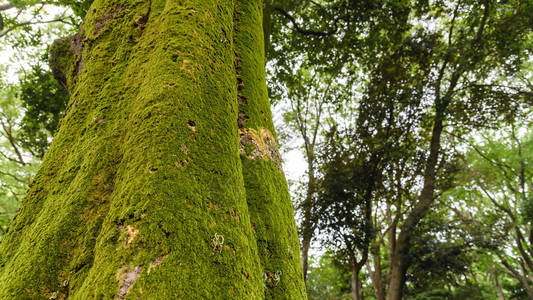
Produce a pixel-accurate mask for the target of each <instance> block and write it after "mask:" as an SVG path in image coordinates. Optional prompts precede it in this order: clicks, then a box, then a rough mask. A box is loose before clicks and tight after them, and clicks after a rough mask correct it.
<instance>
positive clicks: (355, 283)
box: [351, 264, 361, 300]
mask: <svg viewBox="0 0 533 300" xmlns="http://www.w3.org/2000/svg"><path fill="white" fill-rule="evenodd" d="M360 272H361V266H360V265H359V264H356V265H355V266H353V267H352V282H351V285H352V299H353V300H360V299H361V289H360V287H361V282H360V278H359V273H360Z"/></svg>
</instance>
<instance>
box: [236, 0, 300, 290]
mask: <svg viewBox="0 0 533 300" xmlns="http://www.w3.org/2000/svg"><path fill="white" fill-rule="evenodd" d="M261 4H262V3H261V1H239V2H238V3H237V9H236V16H235V20H236V34H235V46H236V50H235V55H236V61H237V68H236V71H237V73H236V75H237V82H238V87H239V91H238V100H239V101H238V102H239V116H240V118H239V121H238V125H239V127H240V128H241V130H240V136H241V140H240V143H241V159H242V169H243V177H244V182H245V188H246V199H247V203H248V209H249V211H250V218H251V221H252V228H253V231H254V235H255V238H256V240H257V248H258V251H259V257H260V259H261V266H262V268H263V277H264V280H263V281H264V286H265V293H264V295H265V298H266V299H305V298H306V294H305V288H304V285H303V274H302V271H301V267H300V256H299V254H300V250H299V242H298V235H297V232H296V225H295V222H294V215H293V209H292V205H291V202H290V198H289V192H288V188H287V182H286V180H285V176H284V174H283V171H282V168H281V159H280V156H279V153H278V149H277V144H276V139H275V136H274V134H273V132H274V126H273V123H272V116H271V111H270V103H269V101H268V94H267V88H266V82H265V71H264V65H265V62H264V46H263V36H262V35H263V30H262V27H261V24H262V11H261Z"/></svg>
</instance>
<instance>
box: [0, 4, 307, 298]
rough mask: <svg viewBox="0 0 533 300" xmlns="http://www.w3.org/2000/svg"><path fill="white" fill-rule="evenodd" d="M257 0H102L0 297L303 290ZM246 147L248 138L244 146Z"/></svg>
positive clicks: (8, 245) (0, 250)
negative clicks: (270, 101)
mask: <svg viewBox="0 0 533 300" xmlns="http://www.w3.org/2000/svg"><path fill="white" fill-rule="evenodd" d="M261 7H262V3H261V1H259V0H240V1H238V2H237V1H231V0H226V1H222V0H221V1H208V0H183V1H163V0H151V1H150V0H143V1H141V0H134V1H116V0H96V1H95V2H94V3H93V5H92V6H91V9H90V10H89V13H88V15H87V18H86V21H85V23H84V25H83V28H82V30H81V31H80V32H79V33H78V34H77V35H75V36H74V37H73V38H70V39H62V40H60V41H58V42H56V43H55V44H54V46H53V47H52V48H53V49H52V50H53V51H52V57H53V58H54V59H52V64H53V65H52V68H53V69H54V73H55V75H56V77H58V78H60V79H63V80H64V81H65V82H67V83H68V87H69V91H70V95H71V98H70V103H69V108H68V111H67V113H66V116H65V118H64V119H63V120H62V124H61V127H60V128H59V130H58V133H57V134H56V136H55V138H54V141H53V143H52V145H51V147H50V150H49V151H48V153H47V154H46V155H45V158H44V161H43V163H42V166H41V168H40V170H39V172H38V173H37V175H36V177H35V178H34V180H33V182H32V183H31V186H30V189H29V191H28V193H27V196H26V198H25V199H24V200H23V201H22V206H21V209H20V212H19V213H18V215H17V216H16V217H15V219H14V220H13V222H12V223H11V225H10V229H9V232H8V233H7V234H6V236H5V237H4V239H3V241H2V244H1V245H0V299H30V298H31V299H37V298H38V299H41V298H55V299H66V298H68V299H126V298H127V299H212V298H219V299H261V298H265V297H266V298H269V299H305V292H304V287H303V276H302V272H301V269H300V263H299V257H298V254H299V249H298V239H297V235H296V226H295V223H294V220H293V215H292V209H291V204H290V201H289V196H288V191H287V187H286V183H285V178H284V175H283V173H282V171H281V161H280V159H279V154H278V152H277V145H276V141H275V136H274V130H273V126H272V121H271V115H270V109H269V105H268V99H267V98H266V86H265V75H264V56H263V55H264V48H263V36H262V28H261V23H262V16H261ZM239 153H240V154H239Z"/></svg>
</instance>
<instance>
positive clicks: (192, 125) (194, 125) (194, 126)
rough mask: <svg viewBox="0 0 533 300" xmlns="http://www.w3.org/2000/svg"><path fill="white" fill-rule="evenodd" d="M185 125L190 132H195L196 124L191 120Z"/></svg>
mask: <svg viewBox="0 0 533 300" xmlns="http://www.w3.org/2000/svg"><path fill="white" fill-rule="evenodd" d="M187 125H188V126H189V127H190V128H191V129H192V131H196V123H195V122H194V121H192V120H189V122H187Z"/></svg>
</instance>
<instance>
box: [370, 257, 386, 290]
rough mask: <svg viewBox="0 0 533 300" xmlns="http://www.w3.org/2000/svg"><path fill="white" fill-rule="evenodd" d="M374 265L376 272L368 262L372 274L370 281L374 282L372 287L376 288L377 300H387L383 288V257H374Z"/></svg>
mask: <svg viewBox="0 0 533 300" xmlns="http://www.w3.org/2000/svg"><path fill="white" fill-rule="evenodd" d="M372 263H373V265H374V270H372V268H371V267H370V264H369V263H368V262H367V269H368V272H369V273H370V280H371V281H372V287H373V288H374V294H376V299H377V300H385V289H384V286H383V275H382V271H381V256H380V255H379V253H378V254H374V255H373V259H372Z"/></svg>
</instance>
